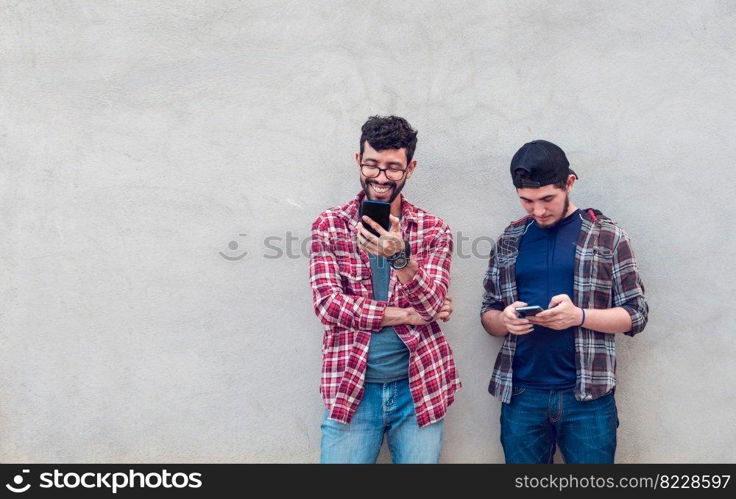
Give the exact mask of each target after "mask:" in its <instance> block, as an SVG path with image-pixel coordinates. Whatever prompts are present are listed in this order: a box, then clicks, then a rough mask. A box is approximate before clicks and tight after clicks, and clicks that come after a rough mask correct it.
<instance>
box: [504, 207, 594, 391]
mask: <svg viewBox="0 0 736 499" xmlns="http://www.w3.org/2000/svg"><path fill="white" fill-rule="evenodd" d="M581 226H582V219H581V218H580V210H576V211H575V212H574V213H572V214H571V215H569V216H567V217H566V218H564V219H562V220H561V221H560V222H559V223H557V224H556V225H554V226H553V227H550V228H542V227H540V226H539V225H538V224H537V223H536V222H534V221H532V222H531V224H530V225H529V227H528V228H527V230H526V232H525V234H524V235H523V236H522V239H521V242H520V244H519V254H518V256H517V257H516V284H517V287H518V290H519V300H521V301H523V302H526V303H528V304H529V305H539V306H540V307H542V308H544V309H546V308H547V306H548V305H549V302H550V300H551V299H552V297H553V296H555V295H560V294H566V295H568V296H569V297H570V298H573V281H574V277H575V248H576V245H577V242H578V237H579V235H580V228H581ZM574 331H575V328H574V327H571V328H568V329H564V330H561V331H557V330H554V329H549V328H546V327H542V326H538V325H535V326H534V331H533V332H531V333H529V334H525V335H521V336H517V338H516V352H515V353H514V364H513V373H514V380H513V382H514V385H519V386H528V387H533V388H540V389H544V390H565V389H568V388H574V387H575V378H576V376H575V333H574Z"/></svg>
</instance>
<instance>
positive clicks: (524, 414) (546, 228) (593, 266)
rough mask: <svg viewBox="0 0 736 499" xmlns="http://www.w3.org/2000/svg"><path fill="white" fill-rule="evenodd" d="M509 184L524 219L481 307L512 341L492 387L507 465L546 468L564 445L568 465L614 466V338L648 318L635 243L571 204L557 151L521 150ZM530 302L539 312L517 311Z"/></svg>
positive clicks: (497, 332) (493, 261)
mask: <svg viewBox="0 0 736 499" xmlns="http://www.w3.org/2000/svg"><path fill="white" fill-rule="evenodd" d="M511 178H512V179H513V183H514V186H515V187H516V192H517V194H518V196H519V199H520V201H521V206H522V207H523V208H524V210H526V212H527V216H525V217H524V218H521V219H519V220H517V221H516V222H512V223H511V225H509V226H508V227H507V228H506V230H505V231H504V232H503V234H502V235H501V236H500V237H499V239H498V241H497V242H496V245H495V246H494V248H493V249H492V251H491V258H490V261H489V264H488V271H487V272H486V275H485V280H484V286H485V295H484V297H483V304H482V307H481V322H482V324H483V327H484V328H485V329H486V331H487V332H488V333H489V334H491V335H493V336H505V340H504V343H503V346H502V347H501V351H500V352H499V354H498V358H497V360H496V365H495V368H494V370H493V374H492V377H491V383H490V386H489V391H490V393H491V394H492V395H494V396H496V397H498V398H500V399H501V401H502V402H503V404H502V407H501V443H502V445H503V450H504V453H505V455H506V462H507V463H551V462H552V458H553V456H554V453H555V449H556V446H557V445H559V446H560V451H561V452H562V456H563V458H564V460H565V462H566V463H575V464H583V463H587V464H591V463H613V459H614V454H615V452H616V428H617V427H618V414H617V411H616V402H615V400H614V395H613V393H614V390H615V387H616V377H615V369H616V342H615V335H616V334H620V333H624V334H626V335H629V336H633V335H635V334H637V333H639V332H641V331H642V330H643V329H644V326H645V325H646V323H647V314H648V307H647V303H646V301H645V299H644V285H643V284H642V282H641V279H640V277H639V271H638V268H637V264H636V258H635V257H634V253H633V252H632V250H631V243H630V242H629V238H628V237H627V235H626V233H625V232H624V231H623V230H622V229H621V228H620V227H618V225H616V223H615V222H614V221H613V220H611V219H610V218H608V217H606V216H604V215H603V214H602V213H601V212H600V211H597V210H593V209H586V210H579V209H577V208H576V207H575V205H573V204H572V202H571V201H570V197H569V195H570V192H571V191H572V188H573V185H574V184H575V181H576V180H577V175H576V174H575V172H573V171H572V170H571V169H570V164H569V163H568V161H567V157H566V156H565V153H564V152H563V151H562V149H560V148H559V147H558V146H556V145H555V144H552V143H551V142H547V141H544V140H535V141H533V142H530V143H528V144H525V145H524V146H523V147H522V148H521V149H519V151H518V152H517V153H516V154H515V155H514V157H513V159H512V160H511ZM528 305H531V306H535V305H536V306H539V307H540V308H542V309H544V310H543V311H536V312H535V311H533V310H527V311H525V312H522V311H519V310H517V309H518V308H520V307H526V306H528ZM531 314H536V315H531Z"/></svg>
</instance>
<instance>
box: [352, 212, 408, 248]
mask: <svg viewBox="0 0 736 499" xmlns="http://www.w3.org/2000/svg"><path fill="white" fill-rule="evenodd" d="M363 220H365V222H366V223H367V224H368V225H370V226H371V227H373V229H374V230H375V231H376V232H378V236H375V235H374V234H373V233H371V232H370V231H369V230H368V229H366V228H365V227H363V224H361V223H359V224H358V245H359V246H360V247H361V248H362V249H363V250H364V251H366V252H368V253H371V254H373V255H376V256H383V257H386V258H388V257H390V256H393V255H395V254H396V253H398V252H400V251H404V238H403V237H401V229H400V228H399V219H398V218H397V217H395V216H393V215H389V220H390V221H391V227H390V228H389V230H386V229H384V228H383V227H381V226H380V225H378V223H377V222H375V221H374V220H372V219H371V218H370V217H368V216H366V215H363Z"/></svg>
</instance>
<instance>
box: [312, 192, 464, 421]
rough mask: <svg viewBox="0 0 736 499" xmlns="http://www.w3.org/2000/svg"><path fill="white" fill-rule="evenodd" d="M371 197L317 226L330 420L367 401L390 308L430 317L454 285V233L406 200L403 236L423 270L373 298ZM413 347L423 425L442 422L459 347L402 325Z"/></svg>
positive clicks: (331, 213)
mask: <svg viewBox="0 0 736 499" xmlns="http://www.w3.org/2000/svg"><path fill="white" fill-rule="evenodd" d="M364 196H365V194H364V193H363V192H360V194H358V197H357V198H356V199H353V200H352V201H350V202H349V203H347V204H345V205H343V206H340V207H336V208H330V209H329V210H327V211H325V212H323V213H322V214H321V215H320V216H319V217H317V219H316V220H315V221H314V223H313V224H312V247H311V256H310V261H309V276H310V282H311V285H312V295H313V299H314V311H315V313H316V314H317V316H318V317H319V319H320V321H322V324H323V325H324V331H325V333H324V337H323V340H322V355H323V361H322V382H321V384H320V393H321V394H322V398H323V399H324V402H325V405H326V407H327V409H328V410H329V411H330V414H329V418H330V419H332V420H335V421H339V422H341V423H349V422H350V420H351V419H352V417H353V414H355V411H356V410H357V409H358V405H359V404H360V401H361V400H362V398H363V391H364V389H363V385H364V380H365V370H366V365H367V361H368V344H369V343H370V340H371V334H372V333H374V332H378V331H380V330H381V320H382V319H383V314H384V310H385V309H386V307H387V306H392V307H402V308H407V307H414V309H415V310H416V311H417V312H418V313H419V314H420V315H421V316H422V317H423V318H424V319H426V320H429V321H431V320H432V318H433V317H434V316H435V315H436V314H437V312H438V311H439V310H440V308H441V307H442V303H443V301H444V299H445V296H446V295H447V288H448V287H449V284H450V262H451V258H452V247H453V244H452V234H451V233H450V228H449V227H448V226H447V224H445V222H443V221H442V220H441V219H439V218H438V217H435V216H433V215H430V214H429V213H427V212H425V211H422V210H420V209H418V208H417V207H416V206H414V205H412V204H411V203H409V202H408V201H407V200H406V199H404V198H403V197H402V202H401V214H402V216H401V224H400V225H401V233H402V234H403V235H404V238H405V239H407V240H408V241H409V243H410V244H411V254H412V255H413V256H414V258H415V259H416V261H417V263H418V265H419V268H418V269H417V272H416V274H415V275H414V278H413V279H412V280H411V281H409V282H408V283H406V284H402V283H401V282H400V281H399V280H398V279H397V277H396V273H395V272H393V271H392V272H391V279H390V281H389V295H388V301H377V300H374V299H373V285H372V281H371V267H370V261H369V259H368V254H367V253H366V252H364V251H361V250H360V249H359V248H358V244H357V240H356V234H357V226H358V223H359V217H358V211H359V207H360V203H361V201H362V200H363V197H364ZM394 329H395V330H396V333H397V334H398V335H399V337H400V338H401V340H402V341H403V342H404V344H406V346H407V348H408V349H409V372H408V375H409V387H410V390H411V395H412V398H413V399H414V408H415V411H416V415H417V423H418V424H419V426H420V427H424V426H427V425H430V424H432V423H435V422H437V421H439V420H441V419H442V418H443V417H444V416H445V413H446V412H447V407H448V406H449V405H450V404H451V403H452V402H453V400H454V398H455V392H456V391H457V390H458V389H459V388H460V387H461V384H460V380H459V378H458V377H457V372H456V370H455V361H454V359H453V357H452V350H451V349H450V346H449V345H448V344H447V340H446V339H445V336H444V335H443V334H442V331H441V330H440V327H439V325H438V324H437V323H436V322H434V321H432V322H430V323H429V324H427V325H426V326H410V325H398V326H394Z"/></svg>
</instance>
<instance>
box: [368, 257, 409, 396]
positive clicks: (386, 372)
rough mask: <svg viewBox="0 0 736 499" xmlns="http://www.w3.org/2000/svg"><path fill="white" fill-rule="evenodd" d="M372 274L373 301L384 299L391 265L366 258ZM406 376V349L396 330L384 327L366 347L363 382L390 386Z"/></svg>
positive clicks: (407, 358) (384, 261)
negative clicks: (368, 260)
mask: <svg viewBox="0 0 736 499" xmlns="http://www.w3.org/2000/svg"><path fill="white" fill-rule="evenodd" d="M369 256H370V260H371V273H372V275H373V299H374V300H380V301H386V300H388V284H389V278H390V277H391V266H390V265H389V263H388V261H387V260H386V258H384V257H382V256H380V257H377V256H375V255H369ZM408 377H409V349H408V348H406V345H404V342H403V341H401V338H399V335H398V334H396V330H395V329H394V328H393V327H391V326H386V327H384V328H382V329H381V330H380V331H378V332H376V333H373V334H371V342H370V343H369V344H368V367H367V368H366V371H365V381H366V382H367V383H391V382H393V381H399V380H402V379H406V378H408Z"/></svg>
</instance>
